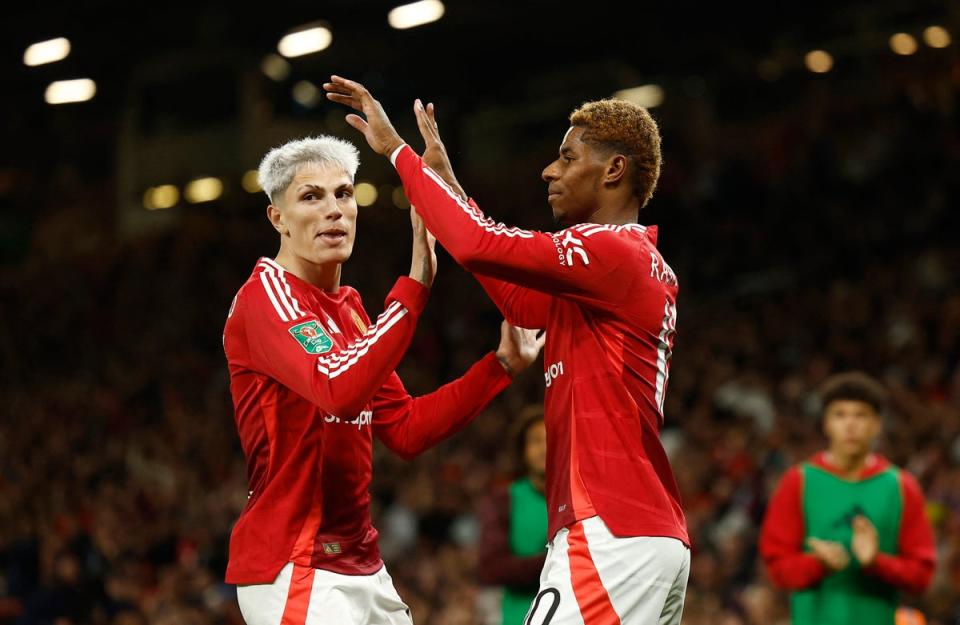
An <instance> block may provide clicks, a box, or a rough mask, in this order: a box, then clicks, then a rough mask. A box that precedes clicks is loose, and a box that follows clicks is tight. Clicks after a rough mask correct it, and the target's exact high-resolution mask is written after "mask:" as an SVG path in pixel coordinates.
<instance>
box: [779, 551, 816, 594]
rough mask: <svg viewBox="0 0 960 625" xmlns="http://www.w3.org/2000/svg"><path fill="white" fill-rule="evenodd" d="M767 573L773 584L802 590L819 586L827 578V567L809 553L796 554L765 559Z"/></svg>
mask: <svg viewBox="0 0 960 625" xmlns="http://www.w3.org/2000/svg"><path fill="white" fill-rule="evenodd" d="M767 573H768V574H769V575H770V579H771V580H772V581H773V583H774V584H776V585H777V586H779V587H780V588H785V589H788V590H802V589H804V588H810V587H811V586H816V585H817V584H819V583H820V582H821V581H822V580H823V578H824V577H826V576H827V573H828V570H827V567H826V566H824V565H823V563H822V562H820V560H818V559H817V558H816V557H815V556H813V555H811V554H809V553H797V554H793V555H789V556H781V557H778V558H776V559H767Z"/></svg>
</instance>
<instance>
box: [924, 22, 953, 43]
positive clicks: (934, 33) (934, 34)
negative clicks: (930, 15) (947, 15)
mask: <svg viewBox="0 0 960 625" xmlns="http://www.w3.org/2000/svg"><path fill="white" fill-rule="evenodd" d="M923 40H924V42H926V44H927V45H928V46H930V47H931V48H946V47H947V46H949V45H950V33H949V32H947V29H946V28H944V27H943V26H927V27H926V28H924V29H923Z"/></svg>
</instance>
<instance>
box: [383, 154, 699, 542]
mask: <svg viewBox="0 0 960 625" xmlns="http://www.w3.org/2000/svg"><path fill="white" fill-rule="evenodd" d="M391 160H393V161H394V165H395V166H396V168H397V171H398V172H399V174H400V177H401V178H402V179H403V186H404V189H405V191H406V193H407V197H409V198H410V202H411V204H413V205H415V206H416V207H417V211H418V212H419V213H420V214H421V215H422V216H423V220H424V222H425V223H426V225H427V228H429V229H430V231H431V232H433V234H435V235H436V237H437V240H438V241H440V243H442V244H443V247H444V248H445V249H446V250H447V251H448V252H449V253H450V255H451V256H453V257H454V258H455V259H456V260H457V262H459V263H460V264H461V265H463V266H464V267H465V268H466V269H467V270H469V271H471V272H473V273H475V274H477V275H478V276H480V277H481V278H480V282H481V283H482V284H483V285H484V288H486V290H487V292H488V293H489V294H490V296H491V297H492V298H493V300H494V301H495V302H496V303H497V306H498V307H499V308H500V310H501V311H502V312H503V314H504V316H505V317H506V318H507V319H508V320H509V321H510V322H511V323H513V324H514V325H518V326H521V327H525V328H545V329H546V331H547V343H546V347H545V353H544V365H545V367H544V368H545V370H544V378H545V383H546V398H545V417H546V427H547V510H548V513H549V516H550V526H549V530H548V531H549V535H550V536H553V534H554V533H555V532H556V531H557V530H559V529H560V528H562V527H565V526H567V525H570V524H572V523H574V522H575V521H578V520H580V519H584V518H587V517H590V516H593V515H595V514H598V515H600V517H601V518H602V519H603V520H604V522H605V523H606V524H607V526H608V527H609V528H610V530H611V531H612V532H613V533H614V534H615V535H617V536H670V537H674V538H677V539H679V540H682V541H683V542H684V543H687V544H688V545H689V538H688V537H687V529H686V522H685V520H684V516H683V510H682V509H681V506H680V494H679V489H678V488H677V484H676V480H675V479H674V477H673V472H672V471H671V469H670V464H669V462H668V459H667V455H666V453H665V452H664V449H663V446H662V445H661V443H660V437H659V432H660V427H661V425H662V424H663V400H664V395H665V393H666V390H667V378H668V376H669V373H670V357H671V354H672V351H673V340H674V336H675V334H676V322H677V305H676V301H677V289H678V285H677V277H676V275H675V274H674V272H673V270H672V269H670V267H669V266H668V265H667V263H666V262H665V261H664V260H663V257H662V256H661V255H660V253H659V252H658V251H657V248H656V228H655V227H649V228H647V227H644V226H640V225H637V224H627V225H619V226H615V225H601V224H589V223H587V224H580V225H577V226H573V227H572V228H567V229H566V230H562V231H560V232H557V233H553V234H545V233H541V232H532V231H528V230H522V229H519V228H509V227H507V226H504V225H503V224H498V223H494V222H493V221H492V220H491V219H489V218H488V217H486V216H485V215H484V214H483V213H482V212H481V211H480V209H479V208H478V207H477V205H476V204H475V203H473V201H470V202H465V201H463V200H462V199H461V198H460V196H459V195H458V194H457V193H456V192H455V191H453V190H452V189H451V188H450V187H449V186H448V185H447V184H446V183H445V182H444V181H443V180H442V179H441V178H440V177H439V176H438V175H437V174H436V172H434V171H433V170H432V169H430V168H429V167H427V166H426V165H424V164H423V161H422V160H421V159H420V157H419V156H417V154H416V153H415V152H414V151H413V150H412V149H411V148H410V147H409V146H402V147H401V148H400V149H398V150H397V151H396V152H395V153H394V154H393V155H392V156H391Z"/></svg>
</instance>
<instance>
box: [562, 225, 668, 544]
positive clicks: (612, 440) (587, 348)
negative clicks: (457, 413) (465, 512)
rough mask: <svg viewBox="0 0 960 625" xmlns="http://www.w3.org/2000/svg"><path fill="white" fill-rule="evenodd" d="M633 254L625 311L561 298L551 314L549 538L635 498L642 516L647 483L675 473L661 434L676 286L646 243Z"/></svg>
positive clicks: (639, 240) (640, 242)
mask: <svg viewBox="0 0 960 625" xmlns="http://www.w3.org/2000/svg"><path fill="white" fill-rule="evenodd" d="M636 244H637V257H636V258H637V261H636V267H635V271H636V275H635V276H634V277H633V280H632V282H631V283H630V285H629V286H625V287H624V288H629V291H630V292H629V293H628V294H627V295H626V297H625V298H624V300H623V302H622V305H621V306H619V307H617V308H616V309H614V310H600V309H595V308H592V307H588V306H586V305H583V304H580V303H578V302H575V301H572V300H569V299H562V298H554V299H553V301H552V304H551V308H550V313H549V316H548V324H547V328H546V330H547V343H546V346H545V350H544V382H545V386H546V390H545V415H546V424H547V433H548V443H547V455H548V459H547V462H548V467H547V475H548V512H549V513H550V515H551V527H550V531H551V533H552V532H554V531H556V530H557V529H559V527H562V526H564V525H567V524H569V523H572V522H573V521H574V520H577V519H579V518H583V517H584V515H585V514H589V513H590V512H594V513H600V514H601V515H602V516H604V514H603V513H604V510H602V509H600V508H605V507H606V506H605V505H604V503H603V502H601V501H598V499H600V500H604V501H606V500H608V499H609V500H613V499H617V498H624V497H626V498H627V499H629V498H631V497H633V496H634V495H637V497H638V498H639V500H638V501H634V504H635V505H634V509H636V508H637V507H638V506H639V507H642V506H643V505H645V504H644V502H643V501H640V500H642V499H643V497H642V495H639V494H638V493H640V492H641V491H644V490H649V489H650V486H651V485H650V484H644V483H643V482H649V481H654V482H659V478H658V475H657V474H658V473H663V472H667V473H669V467H668V465H667V464H666V461H665V457H664V456H663V451H662V446H661V445H660V442H659V438H658V432H659V429H660V425H661V424H662V420H663V416H662V409H663V401H664V397H665V394H666V389H667V383H668V379H669V368H670V358H671V355H672V348H673V339H674V335H675V333H676V297H677V291H678V285H677V279H676V275H675V274H674V272H673V271H672V270H671V269H670V267H669V266H668V265H667V263H666V262H665V261H664V260H663V258H662V256H661V255H660V254H659V252H658V251H657V250H656V248H655V247H654V246H653V245H652V244H650V243H647V242H646V241H645V240H643V239H642V238H640V237H637V238H636ZM651 463H652V464H651ZM654 465H655V466H654ZM670 480H671V481H672V475H670ZM581 489H583V491H584V492H582V493H578V491H579V490H581ZM661 499H663V498H661ZM669 503H670V502H668V501H667V500H665V499H664V500H663V501H661V500H659V499H657V498H653V499H652V500H651V501H650V502H649V504H650V505H656V506H663V505H668V504H669ZM594 504H597V505H596V507H594ZM578 508H585V509H586V510H587V512H582V511H581V510H578ZM619 510H620V509H619V508H618V509H617V510H609V511H608V513H609V514H610V515H619V514H621V512H620V511H619ZM605 520H607V521H608V524H610V522H611V521H610V519H607V518H605ZM614 524H615V521H614Z"/></svg>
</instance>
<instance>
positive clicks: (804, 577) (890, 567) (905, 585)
mask: <svg viewBox="0 0 960 625" xmlns="http://www.w3.org/2000/svg"><path fill="white" fill-rule="evenodd" d="M810 462H811V463H812V464H814V465H816V466H818V467H821V468H822V469H825V470H827V471H830V472H831V473H839V471H838V469H837V468H836V467H834V466H833V465H831V464H830V463H829V462H828V461H827V459H826V456H825V454H823V453H818V454H816V455H815V456H813V458H811V459H810ZM889 466H890V462H889V461H888V460H887V459H886V458H884V457H883V456H880V455H878V454H874V456H873V457H872V459H871V462H870V463H869V464H868V465H867V466H866V467H864V469H863V471H862V472H861V474H860V476H859V479H860V480H866V479H869V478H871V477H873V476H874V475H876V474H878V473H880V472H881V471H883V470H885V469H886V468H887V467H889ZM900 490H901V497H902V499H903V517H902V519H901V521H900V531H899V534H898V537H897V551H898V553H897V554H896V555H891V554H887V553H878V554H877V558H876V560H875V561H874V562H873V564H872V565H870V566H869V567H867V568H865V569H864V572H865V573H867V574H868V575H873V576H876V577H879V578H880V579H882V580H883V581H884V582H886V583H888V584H890V585H891V586H895V587H897V588H899V589H901V590H905V591H907V592H912V593H921V592H923V591H924V590H925V589H926V587H927V586H928V585H929V583H930V579H931V577H933V567H934V562H935V557H936V553H935V549H934V544H933V529H932V528H931V527H930V521H929V520H927V516H926V514H925V512H924V497H923V491H922V490H921V489H920V485H919V484H917V480H916V479H915V478H914V477H913V476H912V475H910V474H909V473H907V472H906V471H901V472H900ZM803 518H804V517H803V475H802V473H801V472H800V469H799V466H793V467H791V468H790V469H788V470H787V472H786V473H784V475H783V478H781V480H780V483H779V484H778V485H777V488H776V490H775V491H774V493H773V496H772V497H771V499H770V503H769V505H768V506H767V512H766V516H765V517H764V520H763V526H762V529H761V533H760V553H761V555H762V556H763V559H764V561H765V562H766V564H767V571H768V572H769V574H770V578H771V579H772V580H773V582H774V583H775V584H777V585H778V586H780V587H782V588H787V589H790V590H800V589H803V588H810V587H811V586H815V585H817V584H818V583H820V581H821V580H822V579H823V578H824V577H826V576H827V574H828V572H829V571H828V570H827V568H826V566H824V565H823V563H822V562H820V560H818V559H817V558H816V557H815V556H814V555H813V554H811V553H809V552H805V551H804V538H805V535H806V532H805V528H804V521H803Z"/></svg>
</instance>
